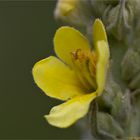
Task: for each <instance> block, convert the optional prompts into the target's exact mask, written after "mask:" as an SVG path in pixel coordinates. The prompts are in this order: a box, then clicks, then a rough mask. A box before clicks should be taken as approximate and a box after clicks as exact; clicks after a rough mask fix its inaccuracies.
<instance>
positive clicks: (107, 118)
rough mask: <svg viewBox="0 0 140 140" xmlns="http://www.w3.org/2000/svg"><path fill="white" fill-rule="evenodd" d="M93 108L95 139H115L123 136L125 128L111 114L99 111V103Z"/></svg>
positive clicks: (93, 132)
mask: <svg viewBox="0 0 140 140" xmlns="http://www.w3.org/2000/svg"><path fill="white" fill-rule="evenodd" d="M93 110H94V111H93V112H92V117H91V119H92V120H91V122H92V124H93V125H92V134H93V137H94V139H97V140H98V139H109V140H113V139H116V138H122V137H123V135H124V132H123V129H122V128H121V126H120V125H119V124H118V123H117V122H116V121H115V119H114V118H113V117H112V116H111V115H110V114H108V113H105V112H101V111H99V110H98V106H97V104H94V109H93Z"/></svg>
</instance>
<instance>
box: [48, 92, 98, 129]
mask: <svg viewBox="0 0 140 140" xmlns="http://www.w3.org/2000/svg"><path fill="white" fill-rule="evenodd" d="M95 97H96V94H95V93H92V94H85V95H81V96H78V97H75V98H73V99H71V100H69V101H67V102H65V103H63V104H61V105H58V106H55V107H53V108H52V109H51V111H50V114H49V115H46V116H45V118H46V119H47V120H48V122H49V123H50V124H51V125H53V126H56V127H60V128H66V127H69V126H70V125H72V124H73V123H74V122H75V121H77V120H78V119H80V118H82V117H84V116H85V115H86V114H87V112H88V109H89V106H90V103H91V101H92V100H93V99H94V98H95Z"/></svg>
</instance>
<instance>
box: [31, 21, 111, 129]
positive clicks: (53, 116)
mask: <svg viewBox="0 0 140 140" xmlns="http://www.w3.org/2000/svg"><path fill="white" fill-rule="evenodd" d="M93 38H94V46H95V50H93V49H92V50H91V48H90V44H89V42H88V40H87V39H86V38H85V37H84V36H83V35H82V34H81V33H80V32H79V31H77V30H76V29H74V28H72V27H68V26H64V27H61V28H59V29H58V30H57V31H56V34H55V37H54V48H55V52H56V54H57V56H58V57H59V58H60V60H59V59H58V58H56V57H54V56H50V57H48V58H46V59H43V60H41V61H39V62H37V63H36V64H35V66H34V67H33V77H34V80H35V82H36V84H37V85H38V86H39V87H40V88H41V89H42V90H43V91H44V92H45V93H46V94H47V95H48V96H50V97H53V98H56V99H60V100H63V101H66V102H64V103H63V104H61V105H58V106H55V107H53V108H52V109H51V111H50V114H49V115H46V116H45V118H46V119H47V120H48V122H49V123H50V124H51V125H53V126H56V127H61V128H65V127H68V126H70V125H72V124H73V123H74V122H76V121H77V120H78V119H80V118H82V117H83V116H85V115H86V114H87V112H88V109H89V106H90V103H91V102H92V100H93V99H94V98H96V97H97V96H99V95H101V93H102V92H103V90H104V85H105V79H106V73H107V68H108V61H109V47H108V42H107V37H106V32H105V29H104V26H103V24H102V22H101V21H100V20H99V19H97V20H96V21H95V23H94V25H93Z"/></svg>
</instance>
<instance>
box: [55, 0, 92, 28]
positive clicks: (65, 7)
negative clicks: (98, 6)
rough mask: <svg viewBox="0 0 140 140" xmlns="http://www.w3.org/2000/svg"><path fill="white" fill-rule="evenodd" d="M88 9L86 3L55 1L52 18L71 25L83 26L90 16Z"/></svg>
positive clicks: (78, 0)
mask: <svg viewBox="0 0 140 140" xmlns="http://www.w3.org/2000/svg"><path fill="white" fill-rule="evenodd" d="M89 7H90V6H89V4H88V2H87V1H83V0H82V1H81V0H57V4H56V8H55V11H54V16H55V18H56V19H61V20H63V21H65V22H69V23H71V24H75V25H78V26H85V25H87V24H88V23H89V22H88V21H89V20H90V19H91V16H92V15H91V10H89V9H90V8H89ZM87 9H88V10H87Z"/></svg>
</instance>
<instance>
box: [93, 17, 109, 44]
mask: <svg viewBox="0 0 140 140" xmlns="http://www.w3.org/2000/svg"><path fill="white" fill-rule="evenodd" d="M93 40H94V45H95V46H96V43H97V42H98V41H102V40H103V41H105V42H107V36H106V31H105V27H104V25H103V23H102V21H101V20H100V19H96V20H95V22H94V24H93Z"/></svg>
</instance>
